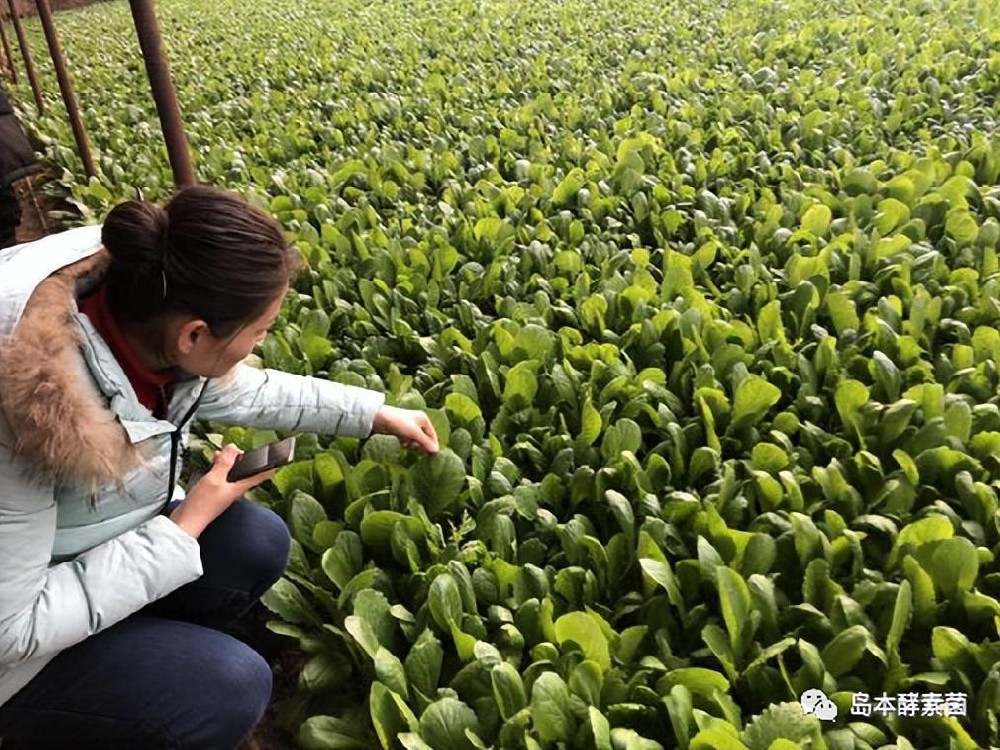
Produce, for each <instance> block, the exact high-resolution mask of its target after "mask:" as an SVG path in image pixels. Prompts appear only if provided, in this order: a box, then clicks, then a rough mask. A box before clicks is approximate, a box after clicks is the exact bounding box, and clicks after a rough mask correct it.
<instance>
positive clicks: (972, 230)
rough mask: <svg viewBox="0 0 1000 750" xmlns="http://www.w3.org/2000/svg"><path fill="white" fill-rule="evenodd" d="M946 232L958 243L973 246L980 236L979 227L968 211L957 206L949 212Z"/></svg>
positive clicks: (945, 225)
mask: <svg viewBox="0 0 1000 750" xmlns="http://www.w3.org/2000/svg"><path fill="white" fill-rule="evenodd" d="M944 231H945V232H947V234H948V236H949V237H951V238H952V239H954V240H955V241H956V242H959V243H961V244H963V245H971V244H973V243H974V242H975V241H976V238H977V237H978V236H979V225H978V224H977V223H976V218H975V217H974V216H973V215H972V213H971V212H970V211H969V210H968V209H966V208H961V207H957V206H956V207H955V208H953V209H951V210H950V211H948V216H947V219H946V220H945V224H944Z"/></svg>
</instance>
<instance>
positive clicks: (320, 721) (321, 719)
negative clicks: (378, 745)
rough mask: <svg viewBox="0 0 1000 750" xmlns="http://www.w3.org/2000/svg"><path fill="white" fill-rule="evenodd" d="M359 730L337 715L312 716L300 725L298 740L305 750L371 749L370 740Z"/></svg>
mask: <svg viewBox="0 0 1000 750" xmlns="http://www.w3.org/2000/svg"><path fill="white" fill-rule="evenodd" d="M357 731H358V730H357V727H355V726H354V725H353V724H351V723H350V722H348V721H344V720H343V719H340V718H337V717H335V716H310V717H309V718H308V719H306V720H305V721H304V722H303V723H302V725H301V726H300V727H299V734H298V740H299V744H300V745H301V746H302V747H303V748H305V750H371V743H370V740H369V739H367V738H365V737H358V736H357V734H356V733H357Z"/></svg>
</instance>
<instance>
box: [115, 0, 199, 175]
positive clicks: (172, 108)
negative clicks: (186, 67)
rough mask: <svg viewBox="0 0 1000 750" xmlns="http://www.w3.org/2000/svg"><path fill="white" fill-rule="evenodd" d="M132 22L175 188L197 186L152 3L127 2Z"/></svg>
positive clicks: (139, 0)
mask: <svg viewBox="0 0 1000 750" xmlns="http://www.w3.org/2000/svg"><path fill="white" fill-rule="evenodd" d="M129 6H130V7H131V9H132V20H133V21H135V30H136V33H137V34H138V36H139V47H140V48H141V49H142V59H143V61H144V62H145V64H146V75H147V76H148V77H149V86H150V89H151V90H152V92H153V101H155V102H156V112H157V114H158V115H159V116H160V127H161V128H162V129H163V139H164V141H166V144H167V156H168V158H169V159H170V168H171V169H172V170H173V173H174V184H175V185H176V186H177V187H185V186H187V185H194V184H195V183H196V179H195V174H194V166H193V165H192V163H191V152H190V151H189V150H188V143H187V136H186V135H185V134H184V120H183V119H182V117H181V109H180V106H179V105H178V104H177V92H176V91H175V90H174V84H173V81H172V80H171V79H170V67H169V66H168V64H167V59H166V55H165V54H164V52H163V39H162V38H161V36H160V25H159V23H158V22H157V20H156V10H155V9H154V8H153V1H152V0H129Z"/></svg>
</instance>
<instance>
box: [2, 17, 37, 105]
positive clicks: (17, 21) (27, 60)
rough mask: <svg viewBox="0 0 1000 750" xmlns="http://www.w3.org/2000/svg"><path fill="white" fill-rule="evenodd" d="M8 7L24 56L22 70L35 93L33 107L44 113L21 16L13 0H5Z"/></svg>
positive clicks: (33, 62)
mask: <svg viewBox="0 0 1000 750" xmlns="http://www.w3.org/2000/svg"><path fill="white" fill-rule="evenodd" d="M7 6H8V7H9V8H10V20H11V21H13V22H14V33H15V34H17V43H18V45H19V46H20V47H21V57H22V58H24V70H25V72H27V74H28V83H30V84H31V93H32V94H34V95H35V108H36V109H37V110H38V114H40V115H41V114H44V113H45V102H44V101H42V88H41V86H39V85H38V75H37V74H36V73H35V61H34V60H32V59H31V48H30V47H29V46H28V38H27V37H26V36H25V35H24V26H22V25H21V17H20V16H19V15H18V14H17V7H16V6H15V5H14V0H7Z"/></svg>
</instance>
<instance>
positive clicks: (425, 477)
mask: <svg viewBox="0 0 1000 750" xmlns="http://www.w3.org/2000/svg"><path fill="white" fill-rule="evenodd" d="M408 476H409V479H410V483H411V485H412V487H413V491H414V494H415V495H416V497H417V499H418V500H419V501H420V502H421V503H422V504H423V506H424V508H426V510H427V515H428V517H429V518H430V519H431V520H434V519H436V518H437V517H438V516H440V515H441V514H443V513H447V512H451V511H452V510H453V509H454V508H455V506H456V504H457V503H458V500H459V496H460V495H461V492H462V487H463V485H464V484H465V464H464V463H463V461H462V459H461V458H459V457H458V456H457V455H455V453H454V452H452V451H451V450H450V449H448V448H444V449H442V450H440V451H438V452H437V453H435V454H431V455H428V456H422V457H421V458H420V459H418V460H417V463H416V464H415V465H414V466H413V468H411V469H410V473H409V475H408Z"/></svg>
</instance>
